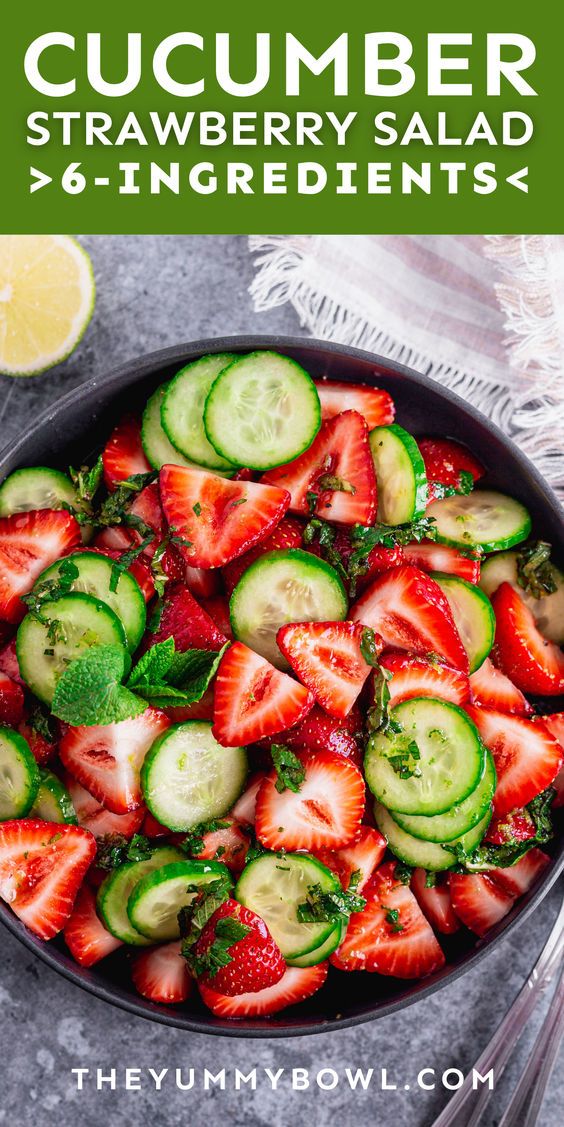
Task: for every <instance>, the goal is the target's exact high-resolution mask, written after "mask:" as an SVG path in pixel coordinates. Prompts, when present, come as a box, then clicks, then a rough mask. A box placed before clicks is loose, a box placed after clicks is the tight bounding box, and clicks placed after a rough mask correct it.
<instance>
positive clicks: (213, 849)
mask: <svg viewBox="0 0 564 1127" xmlns="http://www.w3.org/2000/svg"><path fill="white" fill-rule="evenodd" d="M220 822H221V824H222V827H223V828H222V829H219V830H209V831H208V833H206V834H204V836H203V839H202V840H203V843H204V846H203V849H199V850H198V852H197V853H194V854H193V856H194V857H196V859H197V860H198V861H221V863H222V864H223V865H227V868H228V869H231V871H232V872H233V873H240V872H241V869H242V868H243V867H244V865H245V858H246V856H247V850H248V848H249V845H250V840H249V837H248V836H247V834H245V833H244V832H243V830H242V828H241V826H240V825H239V823H238V822H236V821H235V820H234V819H233V818H229V817H225V818H220Z"/></svg>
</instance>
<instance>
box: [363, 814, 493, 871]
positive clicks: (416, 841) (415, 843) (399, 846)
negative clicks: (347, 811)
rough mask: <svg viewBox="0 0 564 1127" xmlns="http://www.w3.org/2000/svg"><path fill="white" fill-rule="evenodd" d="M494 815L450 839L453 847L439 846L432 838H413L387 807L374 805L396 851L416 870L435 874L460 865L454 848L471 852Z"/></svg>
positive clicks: (381, 827)
mask: <svg viewBox="0 0 564 1127" xmlns="http://www.w3.org/2000/svg"><path fill="white" fill-rule="evenodd" d="M490 817H491V814H490V813H488V814H486V815H485V817H484V818H482V821H481V822H479V823H478V826H476V827H475V828H474V829H473V830H470V833H468V834H465V835H464V836H463V837H459V838H457V839H456V842H454V841H452V842H450V846H451V848H450V849H447V848H446V847H445V846H442V845H435V844H434V843H433V842H431V841H422V840H421V838H418V837H412V836H411V834H408V833H406V832H405V830H402V828H401V826H398V824H397V822H395V820H394V819H393V818H392V815H391V814H390V812H389V810H386V808H385V806H382V805H381V803H379V802H376V803H375V805H374V819H375V821H376V825H377V826H378V829H379V830H380V833H382V834H384V837H385V838H386V839H387V842H388V846H389V848H390V849H391V851H392V853H393V854H394V855H395V856H396V857H397V858H398V859H399V860H400V861H403V862H404V864H405V865H413V867H414V868H416V869H427V870H428V871H429V872H432V873H439V872H441V871H442V870H443V869H452V867H453V865H455V864H456V854H455V853H454V850H453V848H452V847H454V845H455V844H456V845H461V846H462V848H463V849H464V851H465V852H470V851H471V850H472V849H475V848H476V845H477V844H478V843H479V842H480V841H481V840H482V837H483V836H484V834H485V832H486V829H487V827H488V825H489V821H490Z"/></svg>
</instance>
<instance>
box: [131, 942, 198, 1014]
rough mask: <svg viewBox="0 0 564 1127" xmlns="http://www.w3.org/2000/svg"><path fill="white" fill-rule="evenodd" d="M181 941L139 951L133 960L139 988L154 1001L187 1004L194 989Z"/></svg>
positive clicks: (132, 963) (132, 968) (134, 977)
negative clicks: (182, 952)
mask: <svg viewBox="0 0 564 1127" xmlns="http://www.w3.org/2000/svg"><path fill="white" fill-rule="evenodd" d="M180 946H181V944H180V940H178V939H175V940H174V941H173V942H172V943H163V944H162V945H161V946H160V947H150V948H148V949H147V950H146V951H139V952H138V953H136V954H135V955H134V956H133V959H132V960H131V977H132V979H133V985H134V986H135V989H136V990H138V991H139V993H140V994H142V995H143V997H144V998H148V999H149V1001H151V1002H167V1003H171V1004H174V1003H177V1002H185V1001H186V999H187V998H188V996H189V994H190V991H191V989H192V979H191V978H190V975H189V973H188V966H187V963H186V959H184V958H183V957H182V955H181V953H180Z"/></svg>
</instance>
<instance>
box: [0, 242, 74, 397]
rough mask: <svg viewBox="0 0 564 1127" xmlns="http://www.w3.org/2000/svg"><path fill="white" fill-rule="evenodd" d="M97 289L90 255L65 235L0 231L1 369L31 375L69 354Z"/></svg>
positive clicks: (42, 370)
mask: <svg viewBox="0 0 564 1127" xmlns="http://www.w3.org/2000/svg"><path fill="white" fill-rule="evenodd" d="M95 292H96V291H95V285H94V275H93V272H92V263H91V261H90V258H89V257H88V255H87V254H86V251H84V250H83V249H82V247H81V246H80V245H79V243H77V242H76V241H75V240H74V239H71V237H70V236H69V235H0V372H1V373H2V374H3V375H6V376H35V375H39V373H40V372H44V371H46V369H47V368H52V367H53V365H54V364H59V363H60V361H61V360H64V359H65V358H66V357H67V356H69V354H70V353H71V352H72V350H73V349H74V348H75V347H76V345H77V344H78V341H79V340H80V338H81V336H82V334H83V333H84V331H85V329H86V327H87V325H88V322H89V321H90V318H91V316H92V310H93V309H94V298H95Z"/></svg>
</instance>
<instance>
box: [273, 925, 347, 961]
mask: <svg viewBox="0 0 564 1127" xmlns="http://www.w3.org/2000/svg"><path fill="white" fill-rule="evenodd" d="M346 931H347V923H346V920H341V922H340V923H338V924H337V926H336V927H334V928H333V931H330V932H329V935H328V936H327V939H326V940H325V942H324V943H321V945H320V946H319V947H315V948H314V950H313V951H308V952H307V954H306V955H299V956H298V958H297V959H288V960H287V962H288V964H289V965H290V966H292V967H315V966H317V964H318V963H324V962H325V959H328V958H329V955H332V954H333V951H336V950H337V947H340V945H341V943H342V942H343V939H344V938H345V935H346Z"/></svg>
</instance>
